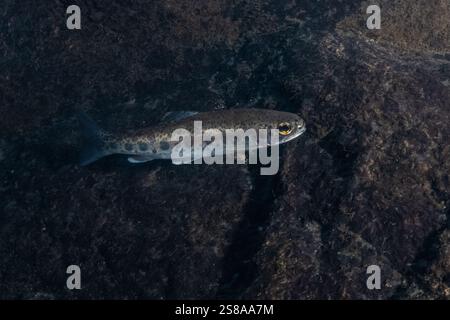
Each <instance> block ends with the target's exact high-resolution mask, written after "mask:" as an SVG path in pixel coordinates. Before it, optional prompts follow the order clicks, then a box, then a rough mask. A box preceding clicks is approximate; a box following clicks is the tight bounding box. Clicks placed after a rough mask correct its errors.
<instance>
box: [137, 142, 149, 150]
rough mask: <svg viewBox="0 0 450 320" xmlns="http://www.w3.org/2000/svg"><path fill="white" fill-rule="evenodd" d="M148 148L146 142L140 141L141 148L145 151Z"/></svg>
mask: <svg viewBox="0 0 450 320" xmlns="http://www.w3.org/2000/svg"><path fill="white" fill-rule="evenodd" d="M147 149H148V145H147V144H146V143H145V142H139V150H141V151H145V150H147Z"/></svg>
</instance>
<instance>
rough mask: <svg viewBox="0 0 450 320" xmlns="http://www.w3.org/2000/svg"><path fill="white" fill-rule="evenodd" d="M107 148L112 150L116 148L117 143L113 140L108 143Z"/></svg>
mask: <svg viewBox="0 0 450 320" xmlns="http://www.w3.org/2000/svg"><path fill="white" fill-rule="evenodd" d="M108 149H112V150H115V149H117V143H114V142H110V143H108Z"/></svg>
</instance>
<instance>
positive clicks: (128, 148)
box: [125, 143, 133, 151]
mask: <svg viewBox="0 0 450 320" xmlns="http://www.w3.org/2000/svg"><path fill="white" fill-rule="evenodd" d="M125 150H128V151H131V150H133V145H132V144H131V143H125Z"/></svg>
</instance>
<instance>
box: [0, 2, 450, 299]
mask: <svg viewBox="0 0 450 320" xmlns="http://www.w3.org/2000/svg"><path fill="white" fill-rule="evenodd" d="M68 4H69V3H65V2H64V1H62V2H61V1H54V2H51V1H50V2H49V1H47V2H46V4H35V5H34V6H33V7H28V6H27V5H24V4H18V3H15V2H13V1H6V2H5V4H2V6H1V7H0V12H1V14H2V17H3V18H2V19H0V30H4V31H3V32H2V33H0V52H1V56H0V65H1V66H2V72H1V73H0V110H1V112H2V117H0V133H1V140H0V178H1V185H0V199H1V203H2V205H1V209H2V210H1V211H0V256H1V257H2V260H1V261H2V262H1V264H0V297H1V298H28V299H33V298H34V299H52V298H53V299H55V298H153V299H161V298H218V297H220V298H265V299H269V298H275V299H281V298H287V299H304V298H307V299H314V298H358V299H388V298H396V299H408V298H444V299H445V298H448V297H449V295H450V282H449V279H450V276H449V273H450V269H449V268H450V263H449V259H450V250H449V229H448V217H449V205H450V186H449V184H450V179H449V172H450V161H449V160H450V146H449V143H448V141H449V138H450V125H449V123H450V106H449V103H448V101H449V98H450V91H449V84H450V60H449V56H448V48H449V46H450V40H449V31H448V30H449V29H448V28H447V27H446V26H448V21H449V20H448V15H449V13H448V12H449V8H448V3H447V2H446V1H440V0H436V1H431V2H430V1H416V3H414V4H411V3H410V2H406V1H401V0H396V1H382V3H381V7H382V10H383V11H382V19H383V20H382V30H379V31H368V30H366V29H365V20H364V19H365V17H366V15H365V7H366V5H367V3H366V2H363V1H361V2H357V1H331V0H329V1H325V0H323V1H301V2H296V1H269V0H267V1H241V0H236V1H219V0H212V1H208V2H207V4H200V3H199V2H198V1H187V0H181V1H171V0H170V1H169V0H168V1H151V2H148V1H128V2H120V4H119V2H115V3H114V4H111V3H110V2H102V1H80V3H79V5H80V7H81V8H82V15H83V18H82V26H83V29H82V30H81V31H68V30H66V28H65V20H64V14H65V8H66V6H67V5H68ZM242 106H246V107H249V106H250V107H260V108H271V109H279V110H286V111H291V112H296V113H299V114H301V115H302V116H303V117H304V118H305V119H306V121H307V125H308V131H307V134H306V135H305V136H304V137H302V138H301V139H299V140H297V141H294V142H292V143H289V144H288V145H286V146H284V147H283V148H282V150H281V151H282V152H281V154H282V165H281V170H280V172H279V174H278V175H277V176H275V177H261V176H259V175H258V174H257V173H258V172H259V170H258V168H255V167H252V166H250V167H248V168H247V167H245V166H220V167H211V166H183V167H174V166H171V165H170V164H167V163H164V162H155V163H152V164H149V165H148V164H146V165H142V166H130V165H128V164H126V163H125V161H124V159H122V158H120V157H111V158H109V159H104V160H102V161H99V162H98V163H96V164H94V165H92V166H90V167H87V168H86V167H79V166H78V165H77V164H76V159H77V153H78V148H79V136H78V126H77V123H76V121H75V117H74V114H75V112H76V111H78V110H84V111H86V112H88V113H89V114H90V115H92V117H93V118H95V119H96V120H98V122H99V123H100V125H101V126H103V127H105V128H108V129H110V130H115V131H121V130H126V129H130V128H138V127H144V126H148V125H151V124H153V123H155V122H156V121H158V119H159V118H160V117H161V115H162V114H164V113H165V112H166V111H168V110H170V111H173V110H186V109H190V110H210V109H214V108H238V107H242ZM70 264H78V265H80V267H81V269H82V272H83V274H82V286H83V289H82V290H80V291H69V290H67V289H65V281H66V276H67V275H66V273H65V270H66V268H67V266H68V265H70ZM370 264H377V265H380V266H381V270H382V282H383V284H382V285H383V288H382V289H381V290H379V291H369V290H367V288H366V285H365V284H366V278H367V275H366V268H367V266H368V265H370Z"/></svg>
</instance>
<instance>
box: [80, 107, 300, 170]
mask: <svg viewBox="0 0 450 320" xmlns="http://www.w3.org/2000/svg"><path fill="white" fill-rule="evenodd" d="M173 114H175V120H173V121H170V122H163V123H161V124H159V125H156V126H153V127H150V128H147V129H141V130H137V131H133V132H129V133H128V134H126V135H124V136H115V135H113V134H109V133H106V132H105V131H103V130H101V129H99V128H98V127H97V126H96V125H95V123H94V122H93V121H92V120H91V119H89V118H88V117H87V116H86V115H81V116H80V122H81V124H82V126H83V128H84V130H83V132H84V136H85V138H86V140H87V141H88V144H87V145H86V147H85V149H84V150H83V152H82V157H81V164H82V165H87V164H89V163H91V162H94V161H96V160H97V159H99V158H102V157H104V156H107V155H111V154H125V155H128V156H129V158H128V160H129V161H130V162H145V161H151V160H154V159H170V158H171V153H172V148H173V147H174V146H175V145H176V144H178V143H179V141H171V137H172V133H173V132H174V131H175V130H176V129H186V130H188V131H189V132H191V135H193V133H194V121H202V134H203V133H204V132H205V131H206V130H208V129H216V130H219V131H220V132H222V133H223V136H225V133H226V131H225V130H227V129H234V130H236V129H243V130H247V129H255V130H258V129H268V130H270V129H279V128H280V126H284V127H288V128H289V129H290V131H289V133H288V134H285V135H280V136H279V143H280V144H281V143H285V142H287V141H290V140H292V139H295V138H297V137H298V136H300V135H301V134H302V133H303V132H304V131H305V123H304V121H303V119H301V118H300V117H299V116H298V115H296V114H293V113H288V112H282V111H274V110H265V109H232V110H217V111H211V112H203V113H193V112H181V113H173Z"/></svg>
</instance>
